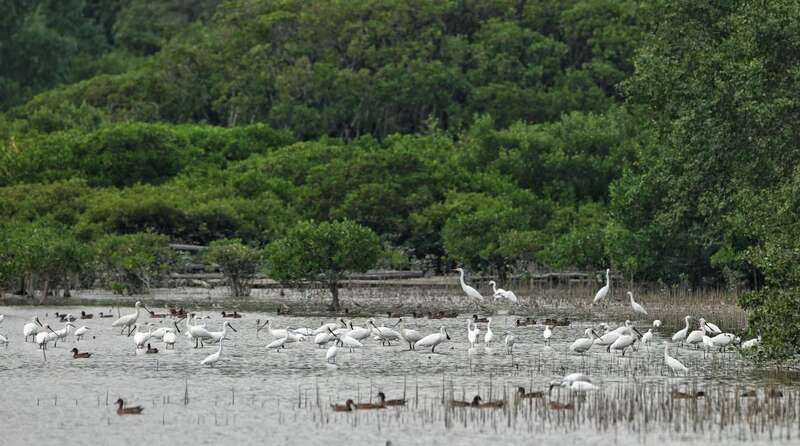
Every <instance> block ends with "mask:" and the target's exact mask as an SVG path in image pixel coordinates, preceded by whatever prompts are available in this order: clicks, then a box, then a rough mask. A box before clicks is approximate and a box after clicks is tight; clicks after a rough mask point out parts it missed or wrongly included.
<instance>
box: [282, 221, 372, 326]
mask: <svg viewBox="0 0 800 446" xmlns="http://www.w3.org/2000/svg"><path fill="white" fill-rule="evenodd" d="M380 251H381V245H380V240H379V239H378V236H377V234H375V233H374V232H373V231H372V230H370V229H369V228H365V227H364V226H361V225H359V224H358V223H354V222H352V221H350V220H343V221H332V222H323V223H319V224H315V223H312V222H301V223H299V224H298V225H297V226H295V227H294V228H293V229H292V230H290V231H289V233H288V234H286V237H284V238H282V239H280V240H277V241H275V242H273V243H271V244H270V245H269V246H268V247H267V251H266V258H267V271H268V272H269V274H270V276H271V277H273V278H275V279H276V280H280V281H282V282H286V283H290V282H293V281H311V282H319V283H321V284H322V285H323V286H325V287H326V288H328V289H329V290H330V292H331V296H332V297H333V302H332V307H333V309H334V310H337V311H338V310H339V286H340V282H341V281H342V280H343V279H344V278H345V276H346V275H347V274H348V273H351V272H365V271H367V270H368V269H369V268H372V267H373V266H374V265H375V262H377V261H378V256H379V255H380Z"/></svg>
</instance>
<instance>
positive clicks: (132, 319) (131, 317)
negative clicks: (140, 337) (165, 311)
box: [111, 301, 150, 336]
mask: <svg viewBox="0 0 800 446" xmlns="http://www.w3.org/2000/svg"><path fill="white" fill-rule="evenodd" d="M134 307H135V308H136V312H135V313H131V314H126V315H125V316H122V317H121V318H119V319H117V320H115V321H114V322H113V323H112V324H111V326H112V327H122V330H121V331H120V332H119V334H122V333H124V332H125V329H126V328H127V329H128V336H130V335H131V332H132V331H133V326H134V325H135V324H136V321H137V320H138V319H139V311H140V309H139V308H140V307H144V309H145V311H147V312H148V313H149V312H150V310H149V309H148V308H147V306H146V305H143V304H142V303H141V302H139V301H137V302H136V304H134Z"/></svg>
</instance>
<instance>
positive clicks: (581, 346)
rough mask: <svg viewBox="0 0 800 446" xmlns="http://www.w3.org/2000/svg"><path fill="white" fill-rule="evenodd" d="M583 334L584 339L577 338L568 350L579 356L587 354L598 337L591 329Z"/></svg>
mask: <svg viewBox="0 0 800 446" xmlns="http://www.w3.org/2000/svg"><path fill="white" fill-rule="evenodd" d="M583 333H584V334H585V335H586V337H585V338H578V339H576V340H575V342H573V343H572V345H570V346H569V349H570V350H572V351H573V352H575V353H579V354H581V355H582V354H584V353H586V352H588V351H589V349H590V348H592V345H594V340H595V338H598V337H599V336H597V333H596V332H595V331H594V329H593V328H592V327H589V328H587V329H586V331H584V332H583Z"/></svg>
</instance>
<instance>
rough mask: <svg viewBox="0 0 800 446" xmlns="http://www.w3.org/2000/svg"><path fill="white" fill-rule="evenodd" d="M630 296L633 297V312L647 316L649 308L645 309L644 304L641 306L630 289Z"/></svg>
mask: <svg viewBox="0 0 800 446" xmlns="http://www.w3.org/2000/svg"><path fill="white" fill-rule="evenodd" d="M628 297H630V298H631V308H632V309H633V312H634V313H638V314H641V315H644V316H647V310H645V309H644V307H643V306H641V305H640V304H638V303H637V302H636V301H635V300H633V293H632V292H630V291H628Z"/></svg>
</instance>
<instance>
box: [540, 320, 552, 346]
mask: <svg viewBox="0 0 800 446" xmlns="http://www.w3.org/2000/svg"><path fill="white" fill-rule="evenodd" d="M552 336H553V329H552V328H550V326H549V325H545V326H544V331H543V332H542V337H543V338H544V343H545V344H547V345H550V338H551V337H552Z"/></svg>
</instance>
